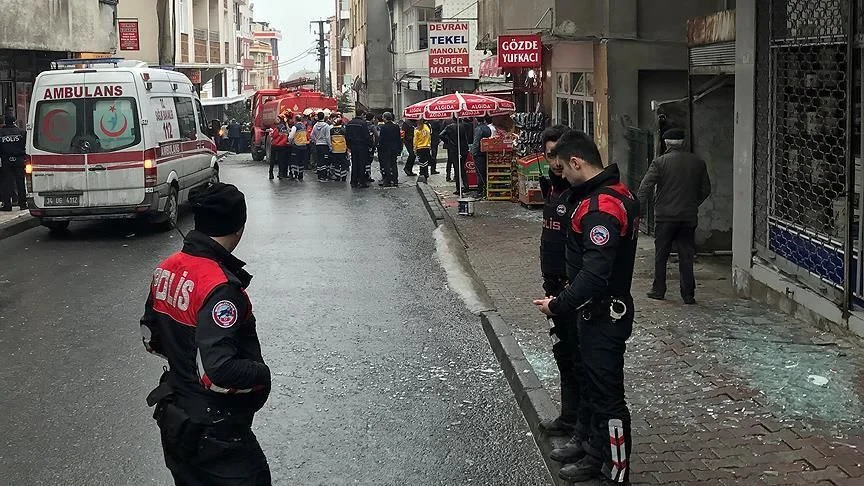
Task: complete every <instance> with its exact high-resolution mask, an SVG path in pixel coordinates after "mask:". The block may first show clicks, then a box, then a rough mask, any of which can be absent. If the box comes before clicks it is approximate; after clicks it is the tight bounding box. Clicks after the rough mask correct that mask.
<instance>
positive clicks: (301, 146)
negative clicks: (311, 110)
mask: <svg viewBox="0 0 864 486" xmlns="http://www.w3.org/2000/svg"><path fill="white" fill-rule="evenodd" d="M288 141H289V142H291V148H292V150H291V165H290V169H291V173H290V177H291V178H292V179H297V180H298V181H302V180H303V171H304V170H306V152H307V151H308V150H309V138H308V137H307V135H306V124H305V123H303V119H302V118H301V117H300V115H297V116H296V117H295V118H294V126H293V127H292V128H291V133H290V134H289V135H288Z"/></svg>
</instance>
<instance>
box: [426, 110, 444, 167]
mask: <svg viewBox="0 0 864 486" xmlns="http://www.w3.org/2000/svg"><path fill="white" fill-rule="evenodd" d="M429 130H431V131H432V145H431V146H430V147H429V148H430V150H429V155H430V156H431V157H430V158H429V160H430V162H429V163H430V165H431V166H432V167H431V168H432V170H431V171H430V173H431V174H432V175H435V174H438V173H439V172H438V147H439V146H440V145H441V130H444V124H443V123H441V122H440V121H439V120H433V121H431V122H429Z"/></svg>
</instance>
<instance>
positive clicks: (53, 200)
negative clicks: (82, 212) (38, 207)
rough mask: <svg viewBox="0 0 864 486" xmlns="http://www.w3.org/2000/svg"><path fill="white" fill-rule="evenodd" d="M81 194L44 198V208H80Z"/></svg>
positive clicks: (56, 195)
mask: <svg viewBox="0 0 864 486" xmlns="http://www.w3.org/2000/svg"><path fill="white" fill-rule="evenodd" d="M80 205H81V194H55V195H51V196H45V207H46V208H47V207H57V206H80Z"/></svg>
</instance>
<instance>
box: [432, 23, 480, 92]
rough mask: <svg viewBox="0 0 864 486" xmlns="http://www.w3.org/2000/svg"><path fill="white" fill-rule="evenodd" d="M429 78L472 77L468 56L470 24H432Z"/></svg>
mask: <svg viewBox="0 0 864 486" xmlns="http://www.w3.org/2000/svg"><path fill="white" fill-rule="evenodd" d="M428 25H429V77H430V78H467V77H469V76H471V65H470V63H469V54H468V52H469V51H468V49H469V47H468V22H430V23H429V24H428Z"/></svg>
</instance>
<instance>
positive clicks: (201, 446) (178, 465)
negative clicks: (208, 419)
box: [161, 429, 272, 486]
mask: <svg viewBox="0 0 864 486" xmlns="http://www.w3.org/2000/svg"><path fill="white" fill-rule="evenodd" d="M161 435H162V451H163V453H164V455H165V465H166V466H168V470H170V471H171V475H172V476H173V477H174V484H175V485H177V486H270V485H271V484H272V481H271V478H270V467H269V465H268V464H267V457H266V456H265V455H264V451H263V450H261V445H260V444H258V439H257V438H256V437H255V434H253V433H252V430H250V429H246V430H241V431H235V432H232V433H216V432H213V431H207V430H205V432H204V435H203V436H202V437H201V440H200V442H199V443H198V448H197V450H196V451H194V453H192V454H190V453H189V451H183V450H179V447H178V445H177V444H175V443H173V442H172V441H171V440H169V439H167V437H166V434H165V433H164V432H163V433H162V434H161Z"/></svg>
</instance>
